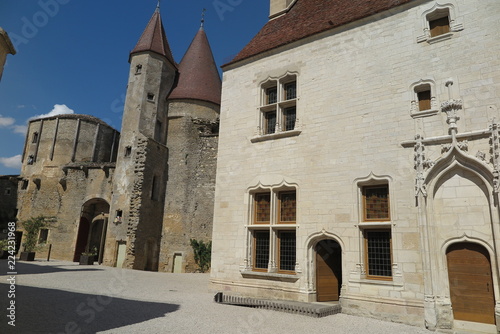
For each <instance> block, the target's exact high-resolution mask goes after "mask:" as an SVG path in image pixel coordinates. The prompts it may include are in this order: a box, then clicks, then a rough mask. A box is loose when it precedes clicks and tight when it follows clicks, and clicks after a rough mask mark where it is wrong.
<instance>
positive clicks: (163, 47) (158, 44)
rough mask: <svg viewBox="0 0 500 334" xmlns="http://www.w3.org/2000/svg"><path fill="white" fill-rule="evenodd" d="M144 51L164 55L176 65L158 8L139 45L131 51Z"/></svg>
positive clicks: (132, 52)
mask: <svg viewBox="0 0 500 334" xmlns="http://www.w3.org/2000/svg"><path fill="white" fill-rule="evenodd" d="M144 51H151V52H155V53H157V54H159V55H161V56H164V57H165V58H167V59H168V61H169V62H170V63H172V65H174V66H176V63H175V61H174V57H173V56H172V51H171V50H170V46H169V45H168V41H167V35H166V34H165V30H164V29H163V23H162V22H161V16H160V11H159V9H156V11H155V12H154V13H153V16H151V19H150V20H149V23H148V25H147V26H146V29H144V32H143V33H142V35H141V38H139V41H138V42H137V45H136V46H135V48H134V49H133V50H132V51H131V52H130V55H132V54H134V53H138V52H144Z"/></svg>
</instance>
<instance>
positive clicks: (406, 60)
mask: <svg viewBox="0 0 500 334" xmlns="http://www.w3.org/2000/svg"><path fill="white" fill-rule="evenodd" d="M452 4H453V6H452V15H453V19H454V20H455V24H457V25H456V26H455V27H457V28H456V30H455V31H454V32H452V33H451V34H450V35H448V37H449V38H448V39H442V40H439V41H430V42H428V41H421V38H420V37H419V36H422V35H424V30H425V28H424V23H425V13H427V12H428V11H430V10H432V8H433V6H434V2H414V3H413V4H410V5H409V6H404V7H400V8H396V9H393V10H391V11H390V13H389V12H387V13H381V14H379V15H376V16H374V17H371V18H368V19H365V20H362V21H359V22H354V23H352V24H350V25H348V26H346V27H342V28H341V29H337V30H332V31H328V32H324V33H322V34H319V35H316V36H313V37H309V38H306V39H303V40H301V41H299V42H297V43H293V44H290V45H288V46H285V47H281V48H279V49H276V50H272V51H269V52H266V53H265V54H262V55H258V56H256V57H254V58H253V59H251V60H245V61H242V62H241V63H239V64H234V65H230V66H229V67H227V68H225V73H224V80H223V100H222V107H221V132H220V141H219V152H218V163H217V164H218V166H217V187H216V193H215V212H214V230H213V237H214V246H213V260H212V272H211V282H212V286H213V288H214V289H215V290H218V291H225V292H228V293H229V292H232V293H234V294H241V295H246V296H257V297H261V298H286V299H294V300H306V301H315V300H316V282H315V260H314V251H313V249H314V245H315V244H316V242H317V241H318V240H322V239H333V240H336V241H337V242H338V243H339V244H340V246H341V248H342V278H343V285H342V291H341V301H342V305H343V309H344V310H345V312H348V313H353V314H360V315H364V316H374V317H379V318H384V319H388V320H395V321H401V322H407V323H412V324H417V325H421V326H423V325H424V300H426V301H427V300H431V303H436V304H435V305H438V304H439V303H440V300H444V301H445V302H446V300H445V296H447V295H448V296H449V290H447V288H448V283H447V281H446V280H447V276H446V274H444V275H441V274H440V275H439V277H437V276H436V277H434V278H432V279H431V274H429V273H430V272H433V271H434V270H435V271H439V272H442V269H439V268H438V266H439V265H441V267H440V268H443V267H444V264H443V257H444V252H445V249H446V242H448V241H449V240H450V238H456V239H457V240H458V238H460V237H461V236H464V235H467V236H470V239H468V240H478V239H474V238H479V235H481V237H480V238H481V239H480V240H483V241H482V242H483V243H484V244H485V245H486V244H487V245H488V247H490V248H488V249H494V248H495V247H496V246H494V245H495V244H496V243H498V240H495V239H494V238H493V236H494V235H495V233H497V232H494V234H493V235H492V233H491V231H492V226H496V223H495V222H496V219H497V218H496V217H497V215H498V214H497V212H496V211H495V210H494V209H492V206H491V203H494V200H493V199H490V201H489V202H488V201H487V200H486V198H488V197H485V194H491V193H492V184H493V181H492V179H493V176H492V175H493V173H492V171H493V169H494V168H493V167H494V166H493V164H492V163H491V161H490V156H489V154H488V153H487V152H489V150H490V145H489V144H488V138H489V137H490V136H491V132H489V131H490V130H488V128H489V127H490V126H491V120H492V118H493V117H497V118H498V116H499V115H498V111H497V110H498V96H500V72H499V71H498V68H499V67H500V60H499V58H498V57H497V56H496V55H498V53H499V51H500V47H499V44H498V43H497V42H498V41H497V39H496V38H493V37H492V36H494V35H495V31H497V30H498V29H499V28H500V26H499V22H500V20H499V18H500V17H499V15H500V14H499V13H500V11H498V3H497V2H496V1H493V0H491V1H482V2H473V3H471V2H468V1H463V0H458V1H452ZM492 8H495V10H494V11H492ZM462 23H463V26H462V27H463V30H462V29H460V28H461V26H460V24H462ZM288 73H291V74H295V75H296V76H297V92H298V93H297V94H298V98H297V119H298V121H297V124H296V128H295V130H296V131H294V132H293V133H290V134H282V135H281V136H268V138H266V137H263V136H260V135H259V126H260V124H259V119H260V116H259V112H260V111H259V106H261V105H262V104H263V103H262V102H261V101H262V100H261V96H262V95H263V93H262V88H261V85H262V84H263V83H265V82H266V81H267V80H269V78H280V77H283V76H285V75H287V74H288ZM450 78H451V82H452V83H451V84H450ZM422 80H424V81H425V80H430V82H432V85H433V89H434V91H433V92H434V95H435V101H434V102H435V105H436V110H434V112H430V113H428V114H425V115H423V114H420V115H419V114H415V113H414V109H412V106H413V104H414V94H415V93H414V91H412V87H413V85H414V84H415V83H419V82H422ZM243 92H244V93H243ZM450 99H460V100H461V101H463V108H462V109H460V108H459V109H457V116H459V117H460V120H459V121H458V122H457V126H458V133H459V134H463V136H462V137H460V138H461V139H460V141H463V140H467V141H468V142H469V150H468V151H462V150H461V148H459V146H457V145H458V144H451V141H452V139H451V130H450V125H449V124H448V123H449V122H450V117H449V116H448V115H447V114H446V113H444V112H441V108H440V106H441V104H442V103H443V102H447V101H449V100H450ZM412 101H413V102H412ZM474 133H476V135H474ZM477 133H482V134H483V135H477ZM417 134H418V135H421V136H422V137H423V138H433V141H432V145H427V146H426V151H425V152H426V158H425V159H428V160H429V161H428V162H429V163H430V162H436V161H438V160H439V159H445V157H448V158H446V159H448V160H446V159H445V160H442V161H441V164H439V167H440V168H443V169H441V170H442V171H443V173H445V170H444V167H443V166H444V164H450V165H452V164H457V168H458V165H460V168H465V167H464V166H468V167H467V168H472V169H473V170H482V168H483V167H480V166H481V165H486V164H487V165H488V167H487V169H488V171H489V175H490V176H489V179H488V181H485V180H484V178H483V179H482V183H478V182H477V179H475V178H469V180H470V181H463V180H461V179H460V177H459V176H463V175H467V173H462V172H457V173H455V174H451V175H452V176H450V178H449V181H446V182H444V187H441V188H439V186H435V187H434V188H433V189H435V191H436V192H433V193H429V194H428V195H427V196H431V195H432V196H436V200H437V202H435V203H434V204H433V205H434V209H432V208H431V207H430V206H432V205H430V204H428V206H425V205H423V204H420V207H418V206H417V203H422V202H418V201H417V199H416V191H415V184H416V182H417V184H418V178H417V172H416V171H415V168H417V167H416V165H415V160H414V159H417V158H415V154H416V149H414V144H415V142H413V141H412V140H413V139H414V138H415V135H417ZM429 140H430V139H429ZM439 140H444V141H442V142H440V141H439ZM405 142H408V143H407V144H404V143H405ZM441 144H446V145H449V146H450V147H451V148H450V147H448V150H446V148H445V149H443V148H442V147H441ZM453 145H455V146H453ZM453 147H455V148H453ZM472 147H473V148H472ZM478 151H480V152H483V154H482V155H486V158H485V159H484V160H483V161H484V163H483V162H480V161H479V160H476V158H475V156H476V154H477V152H478ZM448 152H451V153H448ZM458 152H462V153H458ZM463 152H465V153H463ZM454 156H455V157H456V156H467V158H463V159H464V161H465V160H467V159H470V161H474V164H475V165H474V167H472V163H465V162H463V163H460V164H459V163H457V162H453V161H454V160H453V157H454ZM457 159H458V158H457ZM459 160H460V159H459ZM492 160H493V158H492ZM455 161H456V160H455ZM431 165H432V164H431ZM478 166H479V167H478ZM485 168H486V167H485ZM495 168H496V167H495ZM478 173H479V172H478ZM483 174H484V175H486V174H485V173H483ZM426 175H427V174H426ZM440 175H441V174H440ZM453 175H455V176H453ZM469 176H470V175H469ZM469 176H467V177H469ZM431 177H434V176H433V175H431V176H429V179H426V180H425V182H430V183H432V182H431V181H430V180H431ZM435 177H436V178H439V177H440V176H437V175H436V176H435ZM416 180H417V181H416ZM381 181H383V182H386V183H387V184H388V185H389V191H390V208H391V209H390V210H391V211H390V214H391V219H390V221H388V222H377V223H374V224H371V225H370V224H367V223H365V222H363V219H362V196H361V193H360V189H361V187H362V185H364V184H372V183H377V182H381ZM286 184H293V185H296V187H297V230H296V231H297V239H296V242H297V246H296V256H297V265H296V271H295V272H296V274H295V275H293V277H290V276H286V275H285V276H280V275H279V274H276V275H273V274H272V273H269V274H268V275H260V276H259V275H254V274H248V273H246V270H247V269H248V268H249V266H250V267H251V263H252V252H251V236H250V232H249V228H248V227H247V225H249V224H251V220H250V219H251V203H252V202H251V201H252V200H251V198H252V197H251V191H252V189H256V188H258V187H264V188H267V187H280V186H283V185H286ZM457 184H461V185H463V186H464V187H465V188H463V189H461V190H460V193H458V192H457V193H455V190H453V189H454V187H455V186H456V185H457ZM472 184H479V185H480V187H479V188H480V189H481V188H483V189H487V190H486V191H483V192H481V190H479V189H475V190H474V192H473V193H467V191H466V189H468V188H467V187H468V186H471V185H472ZM485 184H486V185H485ZM424 188H425V187H424ZM418 189H419V188H418V187H417V190H418ZM422 189H423V188H422ZM422 189H421V190H422ZM438 189H439V190H438ZM464 193H467V194H470V196H471V197H470V200H471V201H474V203H475V204H474V205H473V206H471V207H470V208H463V207H464V206H467V201H466V200H464V199H463V197H462V195H463V194H464ZM451 194H455V195H453V196H454V198H455V200H456V201H457V202H456V203H458V202H461V204H456V206H461V207H462V209H461V210H462V211H464V214H465V215H464V216H461V215H460V217H461V218H459V217H458V216H457V215H456V214H455V215H451V213H450V211H452V209H451V208H447V207H446V205H445V206H444V207H442V210H436V209H435V207H436V205H437V206H441V205H442V203H445V202H446V199H447V196H451ZM433 198H434V197H433ZM479 198H481V200H478V199H479ZM468 200H469V199H468ZM440 203H441V204H440ZM422 205H423V207H422ZM421 210H423V211H428V212H431V213H432V212H434V213H433V214H434V215H437V218H436V219H433V223H432V227H431V229H432V231H433V232H432V233H431V234H430V235H431V236H432V237H431V239H430V240H431V241H429V239H428V237H429V235H428V234H425V233H424V232H425V231H426V227H424V226H425V222H426V220H425V218H422V216H423V214H422V212H421ZM433 210H434V211H433ZM496 210H497V209H496ZM462 211H461V212H462ZM488 213H489V215H488ZM427 217H433V216H432V214H428V215H427ZM441 219H444V222H443V223H444V225H441V226H442V227H440V228H439V229H435V227H434V225H435V224H438V222H436V221H435V220H441ZM464 221H467V223H465V224H464V223H462V222H464ZM476 224H477V225H476ZM375 227H385V228H390V229H391V233H392V254H393V255H392V256H393V259H392V261H393V266H392V268H393V276H392V279H391V280H390V281H386V282H384V281H380V280H378V281H377V280H370V279H367V278H366V271H365V268H364V266H365V263H364V256H365V252H364V250H363V249H364V246H363V230H364V229H366V228H375ZM488 229H490V232H486V231H487V230H488ZM495 231H496V228H495ZM429 243H431V244H432V245H433V246H432V247H431V248H428V247H429V246H428V244H429ZM271 256H273V254H271ZM426 256H428V257H430V258H431V257H432V258H431V259H432V260H431V261H435V262H433V263H434V264H433V265H432V266H431V265H429V263H428V261H427V260H425V259H426ZM429 268H430V269H429ZM266 274H267V273H266ZM496 284H498V282H497V283H496ZM432 289H435V290H434V292H433V293H434V294H435V295H433V293H431V292H429V291H430V290H432ZM445 302H444V303H443V305H446V303H445ZM446 307H448V308H446V309H445V311H447V312H448V313H450V310H451V308H450V307H449V303H448V306H446ZM426 313H427V309H426ZM445 313H446V312H445ZM448 320H449V319H447V321H448ZM425 321H428V318H427V317H425ZM433 322H434V324H435V323H436V321H435V319H434V320H433ZM448 323H449V322H448ZM429 327H430V328H431V327H432V325H430V326H429Z"/></svg>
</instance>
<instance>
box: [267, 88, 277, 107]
mask: <svg viewBox="0 0 500 334" xmlns="http://www.w3.org/2000/svg"><path fill="white" fill-rule="evenodd" d="M277 101H278V89H277V88H276V87H271V88H268V89H266V104H272V103H276V102H277Z"/></svg>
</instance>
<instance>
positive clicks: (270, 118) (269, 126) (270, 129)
mask: <svg viewBox="0 0 500 334" xmlns="http://www.w3.org/2000/svg"><path fill="white" fill-rule="evenodd" d="M264 120H265V122H264V134H270V133H274V132H275V131H276V112H275V111H268V112H266V113H264Z"/></svg>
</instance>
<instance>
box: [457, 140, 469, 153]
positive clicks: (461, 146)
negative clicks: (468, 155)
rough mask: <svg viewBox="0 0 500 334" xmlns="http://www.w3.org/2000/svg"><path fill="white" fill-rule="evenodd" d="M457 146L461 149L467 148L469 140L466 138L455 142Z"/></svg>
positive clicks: (465, 149)
mask: <svg viewBox="0 0 500 334" xmlns="http://www.w3.org/2000/svg"><path fill="white" fill-rule="evenodd" d="M457 147H458V148H459V149H460V150H462V151H467V150H469V142H468V141H467V140H464V141H460V142H458V143H457Z"/></svg>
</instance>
